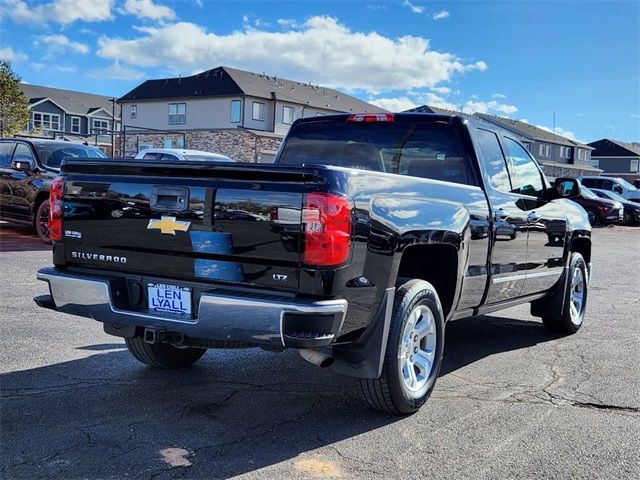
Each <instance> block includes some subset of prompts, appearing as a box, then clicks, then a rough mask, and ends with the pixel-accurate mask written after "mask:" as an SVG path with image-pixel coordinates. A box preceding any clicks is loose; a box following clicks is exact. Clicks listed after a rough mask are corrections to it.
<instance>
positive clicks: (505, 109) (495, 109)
mask: <svg viewBox="0 0 640 480" xmlns="http://www.w3.org/2000/svg"><path fill="white" fill-rule="evenodd" d="M464 111H465V112H468V113H503V114H506V115H513V114H514V113H516V112H517V111H518V107H516V106H515V105H507V104H505V103H498V102H496V101H495V100H491V101H489V102H485V101H477V102H476V101H474V100H467V101H466V102H465V104H464Z"/></svg>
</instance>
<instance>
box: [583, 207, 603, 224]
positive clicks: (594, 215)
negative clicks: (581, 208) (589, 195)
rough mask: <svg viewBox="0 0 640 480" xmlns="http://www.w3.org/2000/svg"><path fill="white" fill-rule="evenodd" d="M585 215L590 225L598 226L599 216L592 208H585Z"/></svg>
mask: <svg viewBox="0 0 640 480" xmlns="http://www.w3.org/2000/svg"><path fill="white" fill-rule="evenodd" d="M585 210H586V211H587V215H588V216H589V223H590V224H591V225H600V215H599V214H598V212H597V211H595V210H594V209H593V208H590V207H587V208H585Z"/></svg>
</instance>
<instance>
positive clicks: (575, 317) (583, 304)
mask: <svg viewBox="0 0 640 480" xmlns="http://www.w3.org/2000/svg"><path fill="white" fill-rule="evenodd" d="M567 275H569V278H568V279H567V284H566V287H565V292H564V302H563V304H562V307H560V306H558V310H560V308H561V309H562V310H561V311H559V312H558V315H554V316H545V317H542V322H543V323H544V326H545V327H546V328H547V330H549V331H550V332H552V333H560V334H564V335H571V334H573V333H576V332H577V331H578V330H580V327H581V326H582V322H583V321H584V313H585V310H586V308H587V293H588V292H589V277H588V272H587V264H586V262H585V261H584V258H582V255H580V254H579V253H577V252H573V253H572V254H571V261H570V263H569V269H568V271H567Z"/></svg>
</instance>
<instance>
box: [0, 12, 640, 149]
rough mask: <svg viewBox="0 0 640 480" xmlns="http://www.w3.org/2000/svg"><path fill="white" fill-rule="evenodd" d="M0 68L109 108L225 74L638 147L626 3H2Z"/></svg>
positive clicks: (638, 47)
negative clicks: (3, 63) (113, 100)
mask: <svg viewBox="0 0 640 480" xmlns="http://www.w3.org/2000/svg"><path fill="white" fill-rule="evenodd" d="M0 58H2V59H7V60H10V61H11V64H12V67H13V69H14V71H15V72H16V73H17V74H18V75H19V76H20V77H21V78H22V79H23V81H25V82H28V83H32V84H36V85H46V86H51V87H57V88H65V89H70V90H80V91H85V92H90V93H97V94H102V95H109V96H114V97H120V96H122V95H124V94H125V93H127V92H128V91H129V90H131V89H132V88H134V87H135V86H137V85H138V84H140V83H141V82H143V81H144V80H146V79H151V78H167V77H177V76H187V75H192V74H194V73H197V72H201V71H203V70H208V69H211V68H215V67H217V66H220V65H224V66H229V67H235V68H239V69H243V70H249V71H253V72H257V73H263V72H264V73H267V74H269V75H276V76H279V77H283V78H287V79H290V80H297V81H303V82H311V83H314V84H319V85H321V86H327V87H332V88H337V89H339V90H342V91H344V92H346V93H349V94H351V95H354V96H356V97H358V98H361V99H363V100H365V101H369V102H371V103H375V104H377V105H379V106H381V107H384V108H387V109H389V110H392V111H402V110H406V109H408V108H411V107H413V106H418V105H423V104H428V105H433V106H439V107H443V108H449V109H457V110H463V111H465V112H481V113H491V114H497V115H501V116H506V117H510V118H514V119H519V120H523V121H526V122H528V123H531V124H533V125H537V126H541V127H543V128H547V129H553V128H554V126H555V129H556V132H557V133H559V134H563V135H565V136H567V137H569V138H574V139H577V140H579V141H584V142H591V141H594V140H598V139H600V138H612V139H617V140H622V141H628V142H631V141H636V142H638V141H640V2H638V1H635V0H634V1H589V0H582V1H564V0H556V1H552V0H548V1H545V2H539V1H517V0H512V1H508V2H499V1H482V2H481V1H447V2H437V1H427V0H411V1H408V0H394V1H375V0H351V1H349V0H342V1H337V0H336V1H326V0H325V1H321V2H320V1H304V0H298V1H288V2H285V1H242V0H235V1H214V0H43V1H29V0H0ZM554 117H555V124H554Z"/></svg>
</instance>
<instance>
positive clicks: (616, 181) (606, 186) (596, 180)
mask: <svg viewBox="0 0 640 480" xmlns="http://www.w3.org/2000/svg"><path fill="white" fill-rule="evenodd" d="M578 180H579V181H580V183H581V184H582V185H584V186H585V187H587V188H596V189H598V190H607V191H609V192H613V193H617V194H618V195H620V196H621V197H622V198H625V199H627V200H629V201H631V202H636V203H640V190H638V189H637V188H636V187H634V186H633V185H631V184H630V183H629V182H627V181H626V180H625V179H624V178H620V177H580V178H578Z"/></svg>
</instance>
